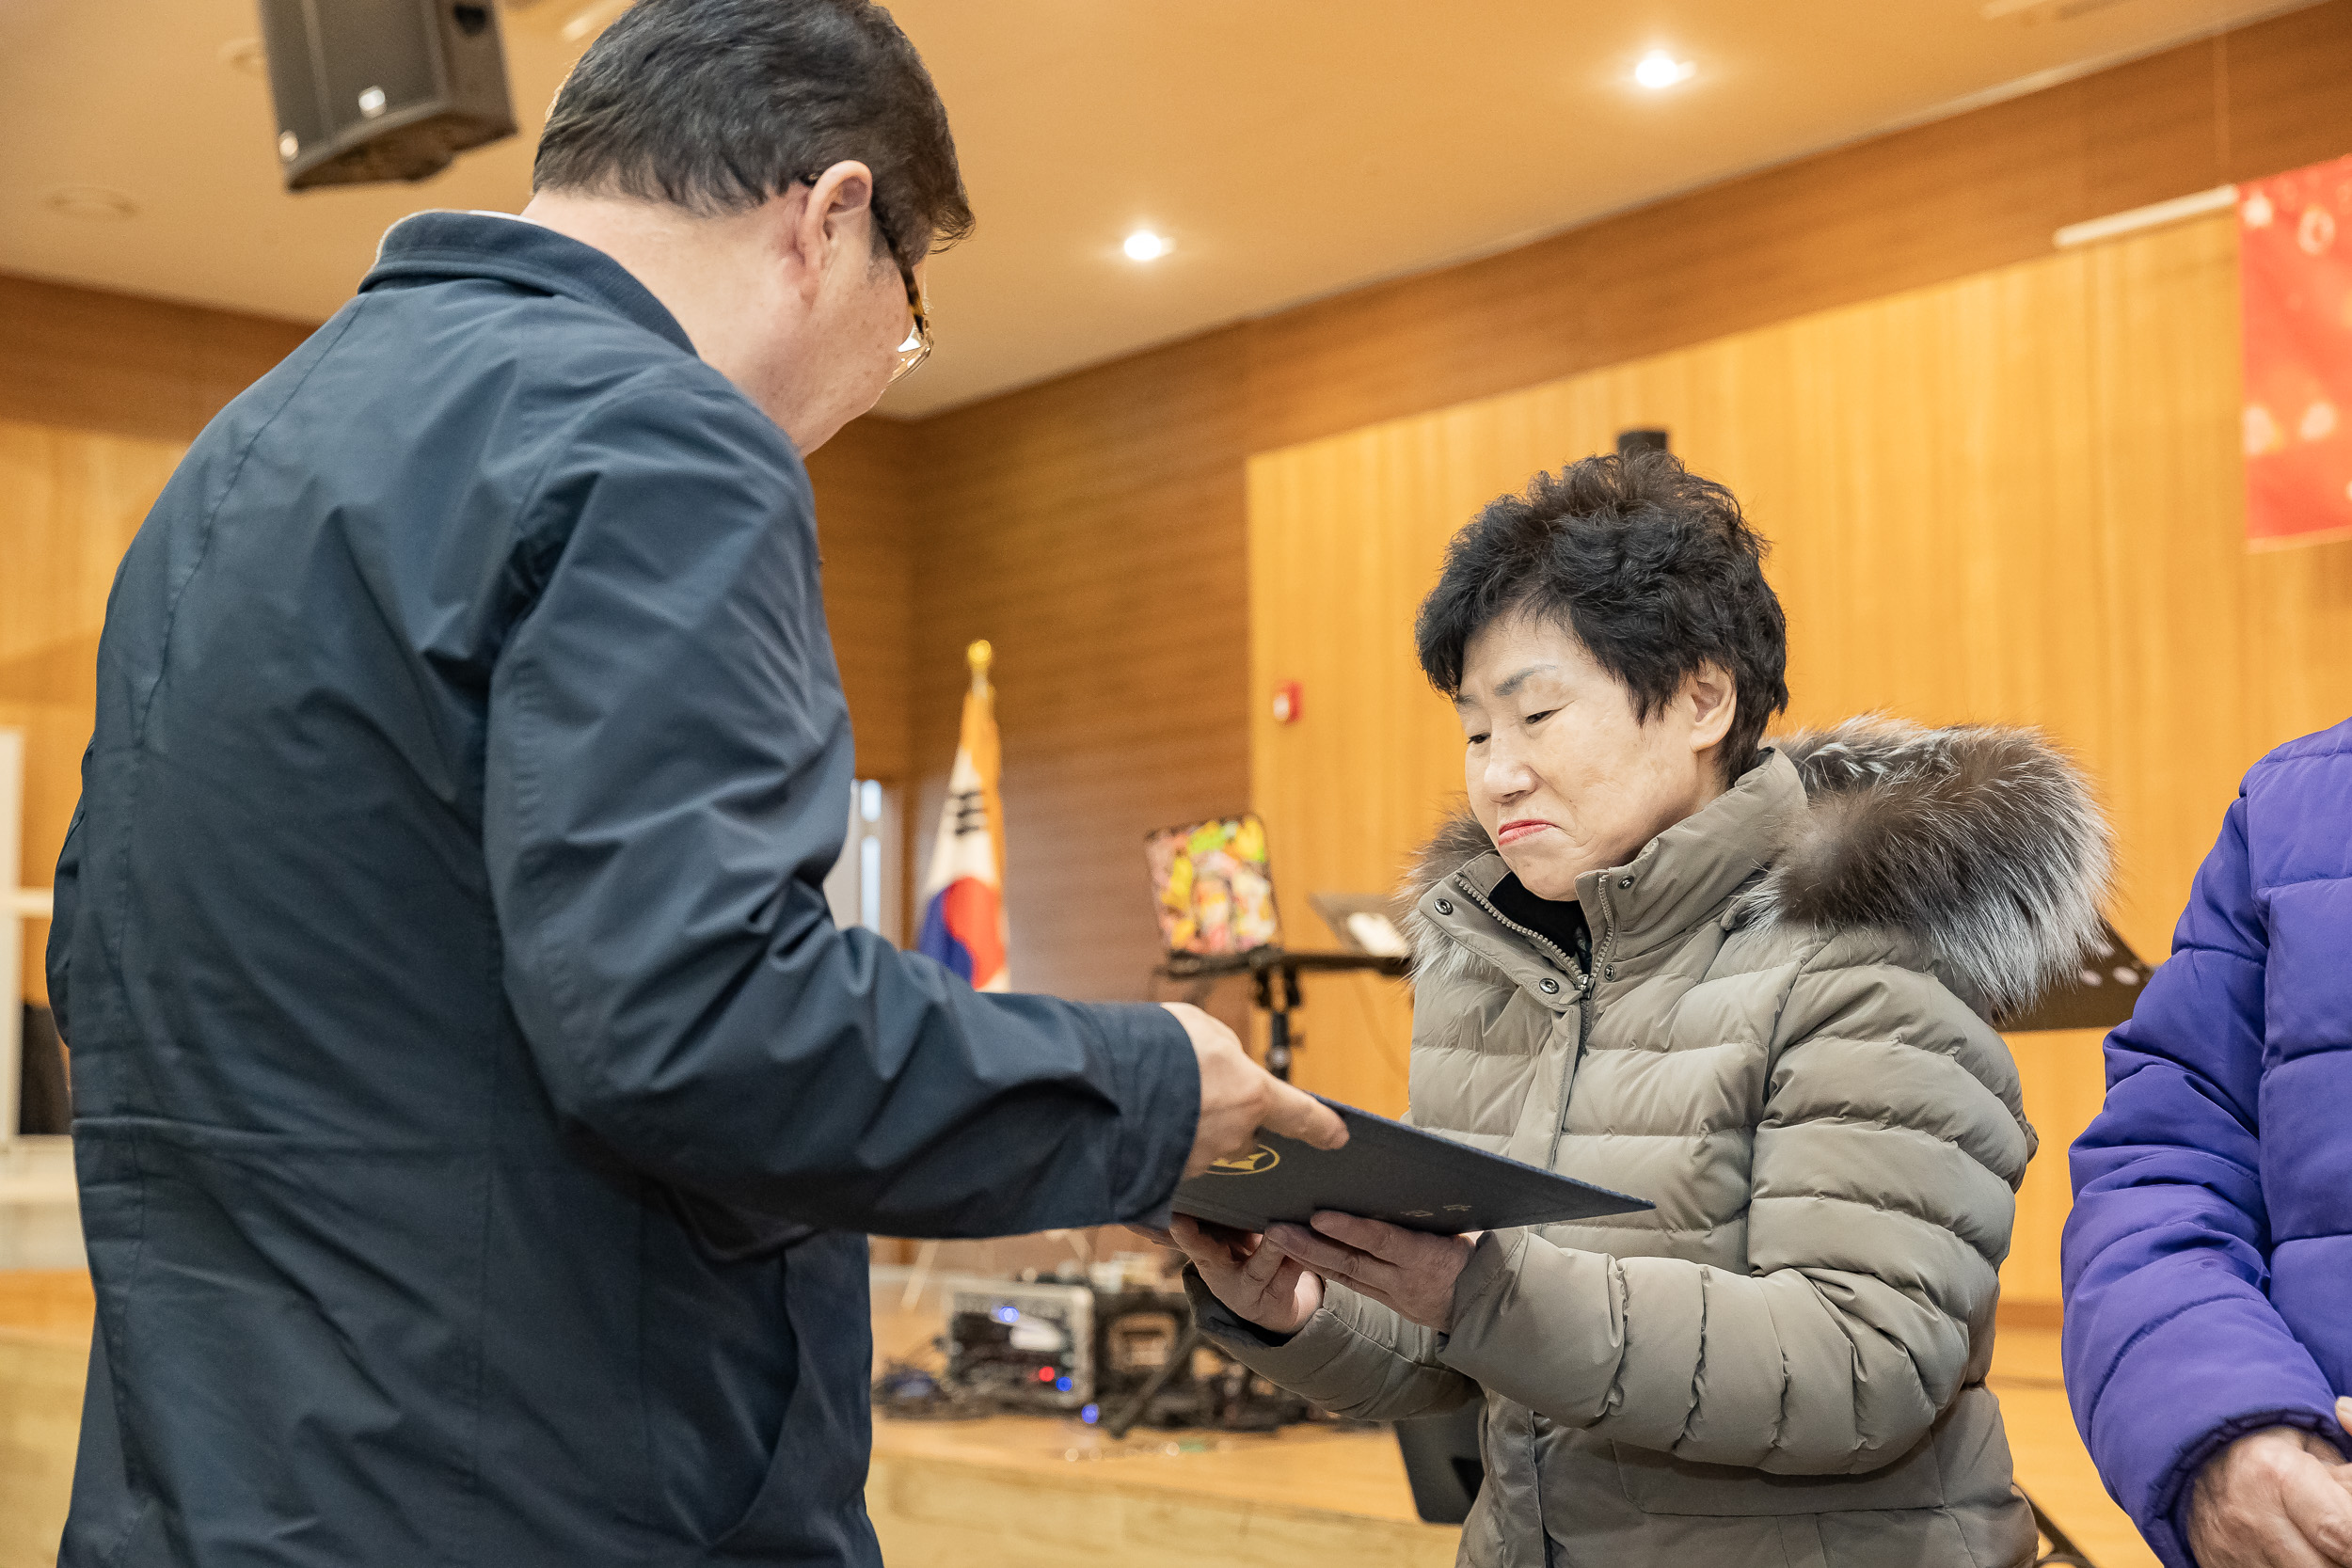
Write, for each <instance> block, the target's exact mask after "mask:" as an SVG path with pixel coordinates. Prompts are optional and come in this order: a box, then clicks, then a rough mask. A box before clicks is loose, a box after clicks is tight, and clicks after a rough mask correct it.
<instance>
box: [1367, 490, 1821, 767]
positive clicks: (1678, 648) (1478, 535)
mask: <svg viewBox="0 0 2352 1568" xmlns="http://www.w3.org/2000/svg"><path fill="white" fill-rule="evenodd" d="M1770 547H1771V546H1769V545H1767V544H1766V543H1765V541H1764V539H1763V537H1762V536H1761V535H1760V534H1758V533H1757V532H1756V531H1755V530H1753V529H1751V528H1750V527H1748V525H1747V520H1746V519H1745V518H1743V517H1742V516H1740V503H1739V501H1738V500H1737V499H1734V498H1733V496H1732V494H1731V492H1730V491H1729V490H1726V489H1724V487H1723V486H1722V485H1720V484H1717V483H1714V482H1713V481H1712V480H1705V479H1701V478H1699V477H1698V476H1697V475H1695V474H1693V473H1692V472H1691V471H1690V470H1689V469H1687V468H1685V467H1683V466H1682V462H1681V460H1680V459H1679V458H1677V457H1675V456H1674V455H1673V454H1671V453H1669V452H1662V451H1643V452H1635V453H1633V454H1631V455H1629V456H1625V457H1617V456H1608V457H1587V458H1585V459H1583V460H1582V461H1581V462H1578V463H1571V464H1569V465H1568V466H1567V467H1565V468H1563V469H1561V470H1560V471H1559V472H1558V473H1556V474H1537V475H1536V476H1535V479H1534V483H1531V484H1529V485H1528V487H1527V493H1526V494H1525V495H1520V496H1504V497H1502V498H1501V499H1497V500H1494V501H1490V502H1488V503H1487V505H1486V510H1484V511H1483V512H1481V513H1479V515H1477V516H1476V517H1474V518H1472V519H1471V520H1470V524H1469V525H1468V526H1467V527H1465V528H1464V529H1463V530H1462V531H1461V532H1459V533H1457V534H1455V535H1454V541H1453V543H1452V544H1450V545H1448V546H1446V552H1445V565H1444V567H1443V569H1442V570H1440V571H1439V573H1438V586H1437V587H1435V588H1433V589H1431V590H1430V591H1429V596H1428V597H1427V598H1425V599H1423V600H1422V604H1421V615H1420V617H1419V619H1418V620H1417V621H1416V622H1415V624H1414V626H1413V640H1414V642H1415V644H1416V647H1417V650H1418V651H1419V653H1420V655H1421V667H1422V673H1424V674H1426V675H1427V676H1428V677H1429V682H1430V684H1431V685H1432V686H1435V687H1436V688H1437V689H1438V690H1439V691H1441V692H1443V693H1445V695H1447V696H1448V697H1456V696H1459V695H1460V694H1461V690H1462V658H1463V649H1464V647H1465V646H1466V645H1467V644H1468V643H1469V641H1470V639H1471V638H1472V637H1474V636H1476V635H1477V634H1478V633H1479V632H1480V631H1481V630H1483V629H1485V628H1486V626H1489V625H1491V624H1492V623H1493V622H1495V621H1496V620H1498V619H1501V618H1502V617H1503V616H1506V615H1512V614H1517V613H1526V614H1532V615H1535V616H1539V617H1543V618H1546V619H1549V620H1550V621H1553V622H1554V623H1556V624H1558V625H1560V626H1564V627H1565V628H1566V629H1567V630H1568V631H1569V632H1571V633H1572V634H1573V635H1574V636H1575V638H1576V640H1577V641H1579V642H1581V643H1582V644H1583V645H1584V647H1585V649H1586V651H1587V652H1589V653H1591V655H1592V656H1593V658H1594V660H1595V661H1596V662H1597V663H1598V664H1599V665H1600V667H1601V668H1602V669H1604V670H1606V671H1608V672H1609V673H1611V674H1612V675H1614V676H1615V677H1616V678H1617V679H1619V680H1621V681H1623V682H1624V683H1625V684H1626V686H1627V688H1628V689H1630V691H1631V692H1632V694H1633V712H1634V716H1635V717H1636V718H1638V719H1640V720H1641V721H1643V722H1645V723H1646V722H1648V721H1649V720H1650V719H1651V718H1652V717H1653V716H1655V715H1656V714H1657V713H1658V712H1659V711H1660V710H1661V709H1662V708H1663V707H1664V706H1665V705H1666V704H1667V703H1668V702H1670V701H1672V700H1673V697H1674V694H1675V693H1676V692H1677V690H1679V689H1681V686H1682V682H1683V681H1684V679H1685V678H1687V677H1688V676H1690V675H1692V674H1695V673H1697V672H1698V669H1699V666H1701V665H1702V664H1707V663H1710V662H1711V663H1714V664H1716V665H1719V666H1721V667H1722V668H1723V669H1724V671H1725V672H1726V673H1729V674H1730V676H1731V681H1732V688H1733V690H1734V691H1735V692H1736V693H1737V695H1738V698H1739V706H1738V709H1737V711H1736V712H1735V713H1734V715H1733V717H1732V721H1731V729H1730V732H1729V733H1728V734H1726V735H1725V736H1724V740H1723V749H1722V751H1721V752H1719V753H1718V754H1719V756H1720V757H1721V758H1722V762H1723V774H1724V782H1725V783H1729V782H1730V781H1732V780H1734V779H1737V778H1738V777H1739V776H1740V774H1742V773H1744V772H1746V771H1747V770H1748V769H1749V768H1753V767H1755V766H1756V755H1757V752H1758V746H1759V743H1760V742H1761V741H1762V739H1763V737H1764V726H1765V724H1766V723H1767V722H1768V721H1770V720H1771V718H1772V715H1773V714H1775V713H1778V712H1780V711H1781V710H1782V709H1783V708H1786V707H1787V706H1788V679H1787V674H1788V625H1787V623H1786V622H1785V621H1784V620H1783V619H1782V616H1781V611H1780V599H1779V597H1778V596H1777V595H1775V594H1773V593H1772V585H1771V584H1769V583H1767V582H1766V581H1765V580H1764V554H1765V552H1766V550H1768V549H1769V548H1770Z"/></svg>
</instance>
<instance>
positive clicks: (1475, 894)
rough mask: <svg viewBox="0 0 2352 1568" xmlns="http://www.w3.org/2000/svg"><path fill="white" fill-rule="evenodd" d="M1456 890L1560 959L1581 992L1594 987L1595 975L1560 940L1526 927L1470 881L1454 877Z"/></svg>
mask: <svg viewBox="0 0 2352 1568" xmlns="http://www.w3.org/2000/svg"><path fill="white" fill-rule="evenodd" d="M1454 891H1455V892H1456V893H1459V894H1460V895H1462V896H1463V897H1465V898H1467V899H1469V900H1470V902H1471V903H1473V904H1475V905H1477V906H1478V907H1479V908H1480V909H1482V910H1484V911H1486V912H1487V913H1488V914H1490V915H1492V916H1493V917H1494V921H1495V924H1496V925H1498V926H1501V927H1503V929H1505V930H1509V931H1517V932H1518V934H1519V935H1521V936H1523V937H1525V938H1526V939H1527V940H1528V941H1529V942H1534V944H1535V946H1536V948H1537V949H1538V950H1539V951H1542V952H1545V953H1549V954H1550V955H1551V956H1552V957H1553V958H1557V959H1559V960H1560V967H1561V968H1562V969H1565V970H1566V971H1567V972H1568V973H1569V974H1573V975H1575V976H1576V987H1577V990H1578V992H1579V994H1581V993H1582V992H1584V991H1588V990H1592V989H1593V977H1592V976H1591V975H1590V974H1586V973H1584V966H1583V965H1582V964H1580V963H1578V962H1577V961H1576V959H1575V958H1574V957H1573V956H1572V955H1570V954H1569V953H1568V952H1567V951H1566V950H1565V949H1564V948H1563V947H1562V946H1561V945H1560V944H1559V943H1558V942H1554V941H1552V940H1551V939H1550V938H1549V937H1547V936H1543V935H1541V934H1539V933H1537V932H1534V931H1531V930H1529V929H1528V928H1527V927H1524V926H1522V925H1520V924H1519V923H1518V921H1516V920H1514V919H1512V918H1511V917H1510V916H1509V915H1507V914H1504V913H1503V912H1502V911H1501V910H1499V909H1496V908H1495V907H1494V905H1493V904H1492V903H1490V902H1488V901H1487V898H1486V895H1485V894H1483V893H1481V892H1479V891H1478V890H1477V889H1476V888H1474V887H1472V886H1470V883H1468V882H1466V881H1464V880H1463V879H1461V878H1459V877H1456V878H1454Z"/></svg>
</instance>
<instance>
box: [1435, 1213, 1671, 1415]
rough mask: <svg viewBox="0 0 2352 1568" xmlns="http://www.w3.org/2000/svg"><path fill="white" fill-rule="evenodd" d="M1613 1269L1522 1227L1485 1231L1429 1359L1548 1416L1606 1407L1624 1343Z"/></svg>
mask: <svg viewBox="0 0 2352 1568" xmlns="http://www.w3.org/2000/svg"><path fill="white" fill-rule="evenodd" d="M1613 1268H1614V1259H1610V1258H1607V1257H1604V1256H1602V1255H1601V1254H1599V1253H1596V1252H1576V1251H1569V1250H1566V1249H1565V1248H1561V1247H1556V1246H1553V1245H1551V1244H1550V1243H1547V1242H1541V1241H1538V1240H1536V1239H1535V1238H1534V1234H1533V1233H1532V1232H1530V1231H1525V1230H1518V1231H1500V1232H1498V1231H1489V1232H1488V1233H1487V1234H1486V1235H1484V1236H1482V1237H1480V1238H1479V1240H1478V1245H1477V1247H1476V1249H1475V1250H1473V1251H1472V1252H1471V1254H1470V1262H1469V1264H1468V1265H1467V1266H1465V1267H1464V1269H1463V1270H1462V1275H1461V1277H1460V1278H1459V1279H1457V1280H1455V1281H1454V1327H1453V1330H1452V1332H1451V1333H1449V1334H1448V1335H1447V1336H1446V1340H1445V1348H1444V1350H1443V1352H1442V1353H1441V1354H1440V1355H1439V1357H1438V1359H1439V1360H1441V1361H1442V1362H1443V1363H1444V1364H1445V1365H1446V1366H1449V1367H1451V1368H1453V1369H1454V1370H1456V1371H1459V1372H1461V1373H1463V1374H1464V1375H1465V1376H1467V1377H1469V1378H1470V1379H1472V1380H1473V1381H1475V1382H1477V1383H1479V1384H1481V1385H1483V1386H1486V1387H1487V1388H1489V1389H1491V1390H1493V1391H1494V1392H1496V1393H1499V1394H1501V1395H1502V1396H1503V1397H1504V1398H1505V1399H1509V1400H1513V1401H1516V1402H1518V1403H1520V1404H1524V1405H1526V1406H1527V1407H1528V1408H1530V1409H1532V1410H1534V1411H1537V1412H1539V1413H1541V1414H1542V1415H1545V1416H1547V1417H1549V1418H1552V1419H1553V1420H1557V1421H1561V1422H1564V1423H1566V1424H1570V1425H1576V1426H1583V1425H1588V1424H1590V1423H1591V1422H1593V1421H1594V1420H1597V1419H1598V1418H1599V1417H1600V1416H1601V1415H1602V1414H1603V1413H1604V1412H1605V1410H1606V1408H1607V1406H1608V1402H1609V1391H1610V1386H1611V1384H1612V1382H1613V1379H1614V1375H1615V1370H1616V1368H1617V1365H1618V1362H1619V1360H1620V1359H1621V1357H1622V1352H1623V1347H1624V1338H1625V1324H1624V1310H1623V1303H1622V1301H1621V1300H1620V1299H1619V1292H1618V1291H1617V1289H1616V1284H1615V1279H1614V1275H1613Z"/></svg>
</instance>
